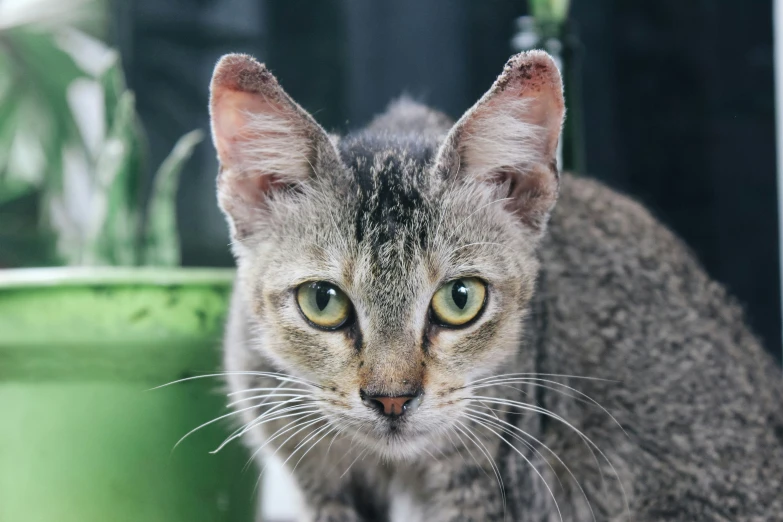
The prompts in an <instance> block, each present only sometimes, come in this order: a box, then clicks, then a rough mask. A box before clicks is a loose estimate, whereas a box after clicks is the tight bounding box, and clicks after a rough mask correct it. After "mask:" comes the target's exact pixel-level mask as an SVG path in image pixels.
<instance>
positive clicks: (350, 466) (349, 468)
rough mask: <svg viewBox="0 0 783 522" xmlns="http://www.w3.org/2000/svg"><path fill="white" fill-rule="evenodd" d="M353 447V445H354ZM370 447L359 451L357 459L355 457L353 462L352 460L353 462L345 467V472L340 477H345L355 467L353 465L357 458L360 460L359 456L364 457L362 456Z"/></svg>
mask: <svg viewBox="0 0 783 522" xmlns="http://www.w3.org/2000/svg"><path fill="white" fill-rule="evenodd" d="M352 447H353V446H352ZM368 449H369V448H364V449H363V450H362V452H361V453H359V454H358V455H357V456H356V458H355V459H353V462H351V463H350V464H349V465H348V467H347V468H346V469H345V471H343V474H342V475H340V478H343V477H344V476H345V474H346V473H348V472H349V471H350V470H351V468H352V467H353V465H354V464H356V461H357V460H359V457H362V456H364V454H365V453H367V450H368Z"/></svg>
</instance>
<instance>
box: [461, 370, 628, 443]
mask: <svg viewBox="0 0 783 522" xmlns="http://www.w3.org/2000/svg"><path fill="white" fill-rule="evenodd" d="M523 382H525V383H528V384H532V385H533V386H539V387H542V388H546V389H548V390H551V391H554V392H556V393H560V394H562V395H565V396H566V397H571V398H572V399H575V400H583V401H584V402H587V403H590V404H593V405H595V406H597V407H598V408H600V409H601V411H603V412H604V413H605V414H606V415H608V416H609V418H610V419H612V421H613V422H614V423H615V424H616V425H617V427H618V428H620V429H621V430H622V432H623V433H624V434H625V436H626V437H627V436H628V433H627V432H626V431H625V428H623V426H622V425H621V424H620V422H619V421H618V420H617V419H616V418H615V417H614V415H612V414H611V413H609V410H607V409H606V408H604V407H603V406H602V405H601V404H600V403H599V402H598V401H596V400H595V399H593V398H592V397H590V396H589V395H587V394H586V393H584V392H582V391H579V390H577V389H576V388H573V387H571V386H568V385H567V384H563V383H561V382H557V381H553V380H549V379H540V378H535V377H529V378H528V377H526V378H524V380H523ZM541 382H544V383H547V384H551V385H554V386H560V387H562V388H566V389H567V390H569V391H572V392H574V393H576V394H577V395H578V396H579V397H574V396H572V395H569V394H567V393H566V392H564V391H563V390H557V389H555V388H550V387H549V386H546V385H543V384H540V383H541ZM493 385H494V384H488V385H487V384H482V385H480V386H476V387H475V388H476V389H478V388H484V387H486V386H493ZM580 397H581V398H582V399H580Z"/></svg>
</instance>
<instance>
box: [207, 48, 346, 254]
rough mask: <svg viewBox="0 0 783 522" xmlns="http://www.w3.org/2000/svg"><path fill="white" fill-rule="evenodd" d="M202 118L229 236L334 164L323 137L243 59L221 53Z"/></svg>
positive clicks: (251, 228)
mask: <svg viewBox="0 0 783 522" xmlns="http://www.w3.org/2000/svg"><path fill="white" fill-rule="evenodd" d="M210 117H211V125H212V139H213V142H214V144H215V148H216V149H217V153H218V159H219V160H220V174H219V175H218V183H217V185H218V201H219V203H220V207H221V209H223V212H225V214H226V215H227V216H228V218H229V223H230V225H231V229H232V230H231V232H232V236H233V237H234V238H235V239H244V238H246V237H247V236H249V235H250V234H252V233H253V232H255V231H257V229H258V228H259V226H261V223H262V220H263V215H264V212H265V210H266V208H267V203H268V201H269V198H270V197H273V196H274V194H275V193H276V192H277V191H280V190H287V189H290V188H292V187H295V186H297V185H300V184H303V183H306V182H307V180H308V179H309V178H310V177H311V176H313V175H314V173H315V172H316V171H318V170H319V169H329V168H335V167H336V165H338V164H339V159H338V158H339V155H338V153H337V151H336V149H335V147H334V145H333V143H332V142H331V140H330V139H329V137H328V135H327V134H326V132H325V131H324V130H323V129H322V128H321V127H320V126H319V125H318V124H317V123H316V122H315V120H314V119H313V118H312V117H311V116H310V115H309V114H308V113H307V112H306V111H305V110H304V109H302V108H301V107H300V106H299V105H298V104H297V103H296V102H294V100H293V99H291V97H290V96H288V94H286V92H285V91H283V89H282V87H280V84H279V83H278V82H277V79H275V77H274V76H273V75H272V73H271V72H269V70H268V69H267V68H266V67H265V66H264V65H263V64H260V63H258V62H257V61H256V60H254V59H253V58H252V57H250V56H247V55H243V54H229V55H226V56H224V57H223V58H221V59H220V61H219V62H218V64H217V66H216V67H215V71H214V73H213V75H212V84H211V87H210Z"/></svg>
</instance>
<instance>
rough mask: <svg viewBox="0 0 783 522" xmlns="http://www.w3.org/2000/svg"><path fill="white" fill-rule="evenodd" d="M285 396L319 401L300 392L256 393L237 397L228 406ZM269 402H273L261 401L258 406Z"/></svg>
mask: <svg viewBox="0 0 783 522" xmlns="http://www.w3.org/2000/svg"><path fill="white" fill-rule="evenodd" d="M283 397H292V398H293V399H295V400H300V401H305V400H309V401H313V402H317V399H314V398H313V397H311V396H307V395H301V394H299V393H274V394H270V395H254V396H252V397H245V398H242V399H237V400H235V401H233V402H229V403H228V405H227V406H228V407H232V406H235V405H237V404H239V403H242V402H247V401H255V400H259V399H278V398H283ZM293 399H292V400H293ZM268 404H271V403H267V402H261V403H259V404H257V405H256V406H263V405H268Z"/></svg>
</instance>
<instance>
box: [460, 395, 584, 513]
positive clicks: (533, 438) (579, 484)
mask: <svg viewBox="0 0 783 522" xmlns="http://www.w3.org/2000/svg"><path fill="white" fill-rule="evenodd" d="M485 408H486V406H485ZM490 409H491V408H490ZM468 411H472V412H473V413H474V414H475V415H481V416H483V417H490V416H489V415H488V414H486V413H483V412H480V411H476V410H473V409H471V408H468ZM468 417H471V418H473V417H472V416H471V415H468ZM476 420H477V419H474V421H476ZM486 422H491V423H492V424H494V425H495V427H497V428H498V429H502V430H503V431H504V432H505V433H508V434H509V435H510V436H512V437H514V438H515V439H516V440H518V441H520V442H521V443H523V444H525V445H526V446H527V447H529V448H530V449H532V450H533V451H535V452H536V454H537V455H538V456H539V457H541V459H542V460H543V461H544V462H546V463H547V465H548V466H549V469H551V470H552V474H553V475H554V476H555V478H556V479H557V481H558V483H559V484H560V488H561V489H565V488H564V487H563V483H562V482H561V481H560V478H559V477H558V475H557V473H556V472H555V469H554V468H553V467H552V464H550V463H549V461H548V460H547V459H546V458H544V456H543V455H542V454H541V452H540V451H538V450H537V449H536V448H535V447H534V446H533V445H532V444H531V443H530V442H528V441H526V440H524V439H522V438H521V437H520V436H519V435H517V434H515V433H513V432H512V431H510V430H509V428H510V429H513V430H516V431H518V432H519V433H521V434H522V435H524V436H525V437H528V438H530V439H532V440H533V441H534V442H536V443H537V444H539V445H540V446H543V447H544V449H546V450H547V451H548V452H549V454H550V455H552V456H553V457H554V458H555V459H556V460H557V461H558V462H559V463H560V465H561V466H563V467H564V468H565V470H566V471H567V472H568V474H569V475H570V476H571V478H572V479H573V480H574V483H575V484H576V486H577V487H578V488H579V491H580V492H581V493H582V496H583V497H584V499H585V502H587V507H588V509H589V510H590V514H591V515H592V518H593V522H595V521H596V518H595V513H594V512H593V506H592V504H591V503H590V499H589V497H588V496H587V493H586V492H585V490H584V488H582V484H581V483H580V482H579V480H578V479H577V478H576V475H574V473H573V472H572V471H571V468H570V467H568V465H566V463H565V462H563V459H561V458H560V456H559V455H558V454H557V453H556V452H555V451H553V450H552V449H551V448H550V447H549V446H547V445H546V444H544V443H543V442H542V441H540V440H538V439H537V438H535V437H534V436H533V435H531V434H529V433H528V432H526V431H525V430H523V429H521V428H519V427H518V426H515V425H513V424H511V423H509V422H506V421H503V420H500V423H502V424H499V423H498V422H495V421H494V420H492V419H491V418H489V419H488V420H487V421H486ZM503 425H506V426H508V428H505V427H504V426H503Z"/></svg>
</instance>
